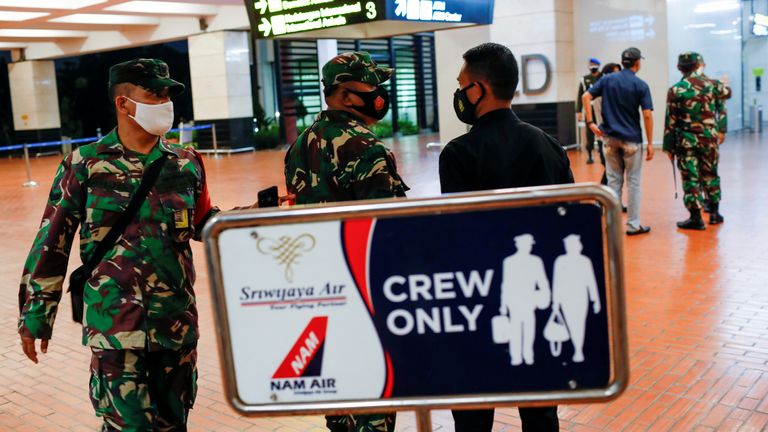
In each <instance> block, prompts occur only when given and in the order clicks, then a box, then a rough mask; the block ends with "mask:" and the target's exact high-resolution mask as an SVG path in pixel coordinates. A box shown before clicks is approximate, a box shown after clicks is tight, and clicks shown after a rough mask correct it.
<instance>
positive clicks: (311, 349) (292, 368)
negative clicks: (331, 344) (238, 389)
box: [270, 316, 336, 395]
mask: <svg viewBox="0 0 768 432" xmlns="http://www.w3.org/2000/svg"><path fill="white" fill-rule="evenodd" d="M327 330H328V317H327V316H321V317H315V318H312V320H311V321H310V322H309V324H307V327H306V328H305V329H304V331H303V332H302V333H301V335H300V336H299V338H298V339H297V340H296V343H294V344H293V347H292V348H291V350H290V351H289V352H288V355H287V356H285V359H283V362H282V363H281V364H280V367H278V368H277V370H276V371H275V373H274V375H272V382H271V385H270V387H271V390H272V391H285V390H288V391H292V392H293V393H294V394H300V395H310V394H316V393H336V379H335V378H324V377H322V372H323V351H324V350H325V335H326V332H327Z"/></svg>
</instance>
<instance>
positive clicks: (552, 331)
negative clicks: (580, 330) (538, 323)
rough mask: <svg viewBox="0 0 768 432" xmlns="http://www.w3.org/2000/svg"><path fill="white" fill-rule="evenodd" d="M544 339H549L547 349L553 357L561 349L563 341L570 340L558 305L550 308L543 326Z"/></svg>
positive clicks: (557, 354) (558, 353)
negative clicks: (550, 311) (549, 313)
mask: <svg viewBox="0 0 768 432" xmlns="http://www.w3.org/2000/svg"><path fill="white" fill-rule="evenodd" d="M544 339H546V340H548V341H549V350H550V351H552V355H553V356H555V357H557V356H559V355H560V353H561V352H562V351H563V342H567V341H569V340H571V334H570V332H569V331H568V326H567V325H566V324H565V319H564V318H563V314H562V313H561V312H560V307H559V306H557V307H555V308H554V309H552V314H551V315H550V316H549V319H548V320H547V324H546V325H545V326H544Z"/></svg>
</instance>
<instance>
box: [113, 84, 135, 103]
mask: <svg viewBox="0 0 768 432" xmlns="http://www.w3.org/2000/svg"><path fill="white" fill-rule="evenodd" d="M130 94H131V84H129V83H119V84H114V85H111V86H109V87H108V88H107V96H108V97H109V100H110V101H112V102H113V103H114V102H115V98H116V97H118V96H128V95H130Z"/></svg>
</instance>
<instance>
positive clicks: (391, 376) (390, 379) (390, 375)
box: [381, 352, 395, 398]
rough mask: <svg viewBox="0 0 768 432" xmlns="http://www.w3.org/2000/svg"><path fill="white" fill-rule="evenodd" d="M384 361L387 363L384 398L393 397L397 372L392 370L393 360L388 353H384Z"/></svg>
mask: <svg viewBox="0 0 768 432" xmlns="http://www.w3.org/2000/svg"><path fill="white" fill-rule="evenodd" d="M384 359H385V360H386V361H387V384H386V385H385V386H384V394H383V395H381V397H383V398H389V397H392V388H393V387H394V386H395V370H394V369H393V368H392V358H391V357H389V353H388V352H384Z"/></svg>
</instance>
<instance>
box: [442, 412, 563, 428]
mask: <svg viewBox="0 0 768 432" xmlns="http://www.w3.org/2000/svg"><path fill="white" fill-rule="evenodd" d="M518 410H519V411H520V420H522V423H523V432H558V431H559V430H560V422H559V421H558V419H557V407H556V406H554V407H542V408H518ZM453 421H454V423H455V425H456V432H491V429H492V428H493V410H492V409H490V410H470V411H459V410H454V411H453Z"/></svg>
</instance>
